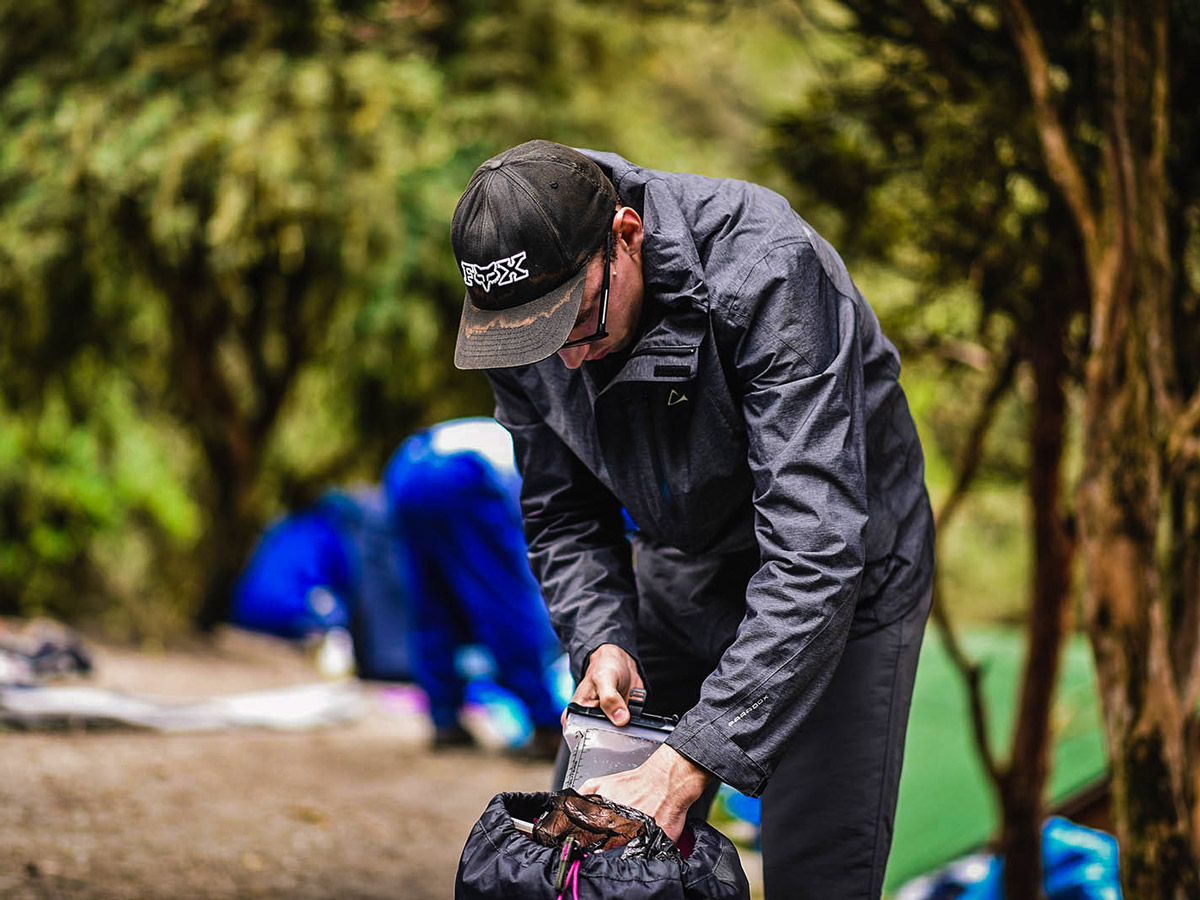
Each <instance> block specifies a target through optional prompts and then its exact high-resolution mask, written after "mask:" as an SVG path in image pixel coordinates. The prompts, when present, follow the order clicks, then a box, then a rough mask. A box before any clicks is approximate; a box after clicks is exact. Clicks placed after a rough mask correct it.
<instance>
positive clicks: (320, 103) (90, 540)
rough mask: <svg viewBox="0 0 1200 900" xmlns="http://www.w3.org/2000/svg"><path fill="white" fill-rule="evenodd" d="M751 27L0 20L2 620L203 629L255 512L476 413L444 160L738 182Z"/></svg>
mask: <svg viewBox="0 0 1200 900" xmlns="http://www.w3.org/2000/svg"><path fill="white" fill-rule="evenodd" d="M781 8H786V5H784V6H781V5H780V4H776V3H765V4H761V5H758V6H756V7H754V8H752V9H750V10H749V11H748V12H746V13H745V15H746V16H747V18H746V19H745V20H744V23H745V25H746V26H747V27H746V28H745V29H744V30H742V31H739V30H738V29H731V28H730V27H729V22H728V21H727V20H726V19H725V18H724V16H725V15H726V13H725V12H724V11H723V8H722V7H721V6H720V5H718V4H711V3H695V4H648V5H645V6H643V7H637V8H634V9H631V10H629V11H622V13H621V14H620V15H617V14H615V13H614V11H613V10H612V9H611V8H608V7H605V6H603V5H600V4H596V3H593V2H584V0H573V2H554V3H550V2H546V0H512V2H508V3H505V4H501V5H499V6H495V5H493V4H483V3H479V2H473V0H453V2H443V3H430V4H399V3H395V2H334V0H306V2H300V3H295V2H286V3H285V2H279V0H174V2H167V3H163V4H157V5H151V6H147V5H143V4H136V3H131V2H128V0H102V2H94V0H93V2H88V0H53V2H52V0H32V2H25V3H12V2H0V35H2V37H0V86H2V87H0V334H3V335H4V338H3V341H0V412H2V418H0V523H3V525H2V526H0V611H6V612H37V611H50V612H54V613H56V614H59V615H64V616H67V617H78V616H99V617H100V618H102V619H103V620H104V621H105V622H107V623H109V624H110V625H112V626H113V627H116V628H118V629H119V630H122V631H131V632H135V633H136V632H141V633H147V632H149V633H155V634H157V633H159V632H161V631H162V630H164V629H168V628H169V627H171V623H172V622H176V621H178V620H179V619H180V618H181V617H182V618H186V617H187V616H189V615H192V614H194V613H196V612H197V610H199V609H200V607H201V604H202V603H207V604H208V612H209V613H210V614H219V605H220V603H221V600H222V598H223V596H224V595H227V592H228V587H229V583H230V579H231V578H232V576H233V574H235V573H236V570H237V569H238V567H239V566H240V564H241V562H242V560H243V558H244V555H245V553H246V552H247V551H248V549H249V546H250V545H251V544H252V542H253V539H254V537H255V535H256V534H257V531H258V529H259V528H260V527H261V525H262V524H263V523H264V522H265V521H266V520H267V519H268V518H270V517H271V516H273V515H276V514H278V513H280V512H282V511H283V510H285V509H287V508H294V507H297V506H299V505H302V504H304V503H306V502H308V501H309V500H311V499H312V498H313V497H314V496H315V495H316V494H317V493H318V492H320V491H321V490H322V489H323V488H324V487H326V486H327V485H328V484H329V483H330V482H333V481H344V480H357V479H364V480H367V479H375V478H377V477H378V473H379V471H380V470H381V468H382V465H383V462H384V461H385V460H386V458H387V455H388V454H389V453H390V451H391V450H392V449H393V448H394V447H395V446H396V444H397V443H398V442H399V441H400V440H401V439H402V438H403V437H404V436H405V435H406V434H407V433H409V432H410V431H411V430H412V428H413V427H415V426H417V425H419V424H423V423H427V422H430V421H434V420H437V419H441V418H445V417H448V416H452V415H459V414H464V413H486V412H488V411H489V410H490V408H491V403H490V394H489V391H488V389H487V386H486V382H485V381H484V379H482V378H481V377H480V376H479V375H478V373H469V374H468V373H459V372H457V371H456V370H454V369H453V368H452V366H451V363H450V360H451V347H452V344H453V338H454V335H455V332H456V329H457V324H458V311H459V305H460V302H461V292H462V288H461V282H460V280H459V278H458V277H457V273H456V270H455V266H454V263H453V259H452V257H451V255H450V252H449V244H448V240H447V238H446V235H447V233H448V226H449V220H450V215H451V212H452V210H453V206H454V203H455V201H456V200H457V197H458V193H459V192H460V191H461V188H462V185H463V184H465V182H466V179H467V177H468V176H469V174H470V172H471V171H472V170H473V169H474V167H475V166H476V165H477V164H478V163H479V162H480V161H481V160H482V159H483V158H485V157H486V156H488V155H490V154H492V153H494V152H496V151H498V150H500V149H502V148H503V147H505V146H509V145H511V144H513V143H516V142H518V141H520V140H524V139H527V138H530V137H534V136H548V137H553V138H555V139H557V140H561V141H564V142H567V143H574V144H582V145H592V146H600V147H607V148H611V149H615V150H617V151H618V152H625V153H627V154H629V155H631V156H639V154H641V156H640V157H639V158H641V159H643V160H644V161H645V162H647V163H648V164H655V165H664V166H668V167H678V168H685V167H687V168H692V167H695V168H711V169H712V170H715V171H721V172H722V174H733V175H751V174H753V168H754V167H755V165H756V164H757V163H758V162H759V161H760V160H761V158H762V157H761V155H760V154H757V153H754V152H747V147H748V146H751V147H752V146H753V144H754V143H755V140H756V135H759V134H760V133H761V129H762V124H763V115H762V110H763V109H764V108H766V106H767V103H768V98H770V97H773V98H774V99H773V100H772V101H771V102H774V103H776V104H778V103H779V102H780V98H781V97H782V96H783V94H784V93H785V88H786V86H787V85H788V84H792V85H794V84H796V83H797V80H798V79H803V78H804V77H805V76H804V71H805V69H804V67H803V66H802V65H799V64H798V63H796V62H795V61H792V62H788V59H789V57H788V47H789V46H790V45H789V44H788V43H787V40H786V37H787V36H786V34H780V33H778V29H776V28H775V27H774V26H773V24H772V21H771V15H772V12H773V11H776V12H777V11H778V10H779V9H781ZM756 37H757V38H759V39H760V40H758V45H760V46H761V45H764V40H762V39H765V46H768V47H770V48H771V56H770V60H773V62H770V60H768V59H760V58H759V55H758V54H757V52H756V50H755V39H756ZM770 72H773V73H774V75H775V78H774V80H773V81H768V80H763V79H764V74H765V73H770ZM651 151H653V153H652V154H651ZM156 609H157V610H159V611H160V612H161V614H160V613H159V612H155V610H156Z"/></svg>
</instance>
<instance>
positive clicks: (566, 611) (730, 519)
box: [488, 151, 933, 795]
mask: <svg viewBox="0 0 1200 900" xmlns="http://www.w3.org/2000/svg"><path fill="white" fill-rule="evenodd" d="M585 152H588V155H589V156H591V157H592V158H593V159H594V160H595V161H596V162H597V163H598V164H599V165H600V166H601V168H602V169H604V170H605V173H606V174H607V175H609V177H610V178H611V179H612V182H613V184H614V185H615V186H616V188H617V191H618V193H619V194H620V196H621V199H622V202H624V203H626V204H627V205H629V206H632V207H633V208H635V209H637V210H638V211H639V212H640V213H641V215H642V218H643V222H644V225H645V240H644V244H643V276H644V279H645V289H646V298H645V307H644V310H643V314H642V322H641V325H640V331H639V335H640V336H639V337H638V339H637V341H636V343H635V344H634V346H633V348H632V350H631V352H630V353H628V355H627V357H626V356H624V355H623V356H622V357H621V360H620V361H623V365H621V367H620V368H619V370H617V371H615V372H613V371H605V370H606V367H605V365H604V364H605V363H607V362H608V360H602V361H599V362H597V363H585V364H584V365H583V366H582V367H581V368H580V369H578V370H575V371H572V370H570V369H568V368H566V367H565V366H564V365H563V364H562V362H561V360H559V359H558V358H557V356H552V357H550V358H549V359H546V360H543V361H542V362H540V363H536V364H533V365H528V366H521V367H517V368H513V369H495V370H491V371H489V372H488V377H489V378H490V379H491V381H492V386H493V389H494V391H495V396H496V417H497V418H498V419H499V420H500V421H501V422H502V423H503V424H504V425H505V426H506V427H507V428H508V429H509V430H510V431H511V432H512V435H513V438H514V442H515V445H516V452H517V460H518V464H519V466H520V469H521V473H522V477H523V489H522V508H523V513H524V519H525V530H526V536H527V538H528V541H529V552H530V561H531V564H532V566H533V570H534V573H535V574H536V575H537V577H538V580H539V581H540V582H541V585H542V591H543V593H544V595H545V598H546V602H547V605H548V607H549V610H550V616H551V619H552V621H553V623H554V626H555V628H556V630H557V631H558V634H559V636H560V637H561V639H562V641H563V645H564V647H566V649H567V652H568V654H569V656H570V659H571V665H572V671H573V673H574V674H575V676H576V677H577V678H578V677H580V676H581V675H582V673H583V671H584V667H585V665H586V661H587V657H588V655H589V654H590V653H591V652H592V651H593V650H594V649H595V648H596V647H598V646H599V645H600V644H603V643H613V644H617V645H618V646H621V647H623V648H624V649H626V650H627V651H628V652H629V653H630V654H631V655H633V656H634V657H635V658H636V657H637V621H638V596H637V589H636V587H635V582H634V577H633V569H632V563H631V558H630V546H629V542H628V541H627V540H626V538H625V536H624V533H623V522H622V515H621V506H622V505H624V506H625V507H626V508H627V509H628V511H629V513H630V515H631V516H632V518H633V519H634V521H635V522H636V523H637V524H638V526H639V528H640V529H641V534H642V535H643V536H644V537H645V538H646V539H647V540H646V543H645V546H646V547H647V548H652V547H653V546H654V545H655V544H658V545H661V546H662V547H663V548H664V550H666V551H669V552H670V553H674V554H675V556H676V558H678V557H679V556H680V554H679V553H678V551H682V552H683V554H686V555H688V556H689V557H691V558H696V557H699V558H702V559H709V560H711V559H718V560H719V559H721V558H722V555H723V554H733V553H735V552H736V551H739V550H740V551H742V555H743V558H744V556H745V551H746V550H747V549H749V548H753V547H754V546H755V545H757V547H758V554H759V562H760V568H759V569H758V571H757V573H756V574H754V576H753V577H752V578H751V579H750V582H749V585H748V586H747V588H746V593H745V606H744V608H742V609H738V610H737V613H738V615H737V616H736V617H734V621H733V623H732V624H731V625H730V627H729V628H728V632H729V633H728V635H727V636H726V637H724V638H723V639H722V640H721V642H720V646H719V648H718V650H717V654H718V655H719V663H717V666H716V669H715V671H714V672H713V673H712V675H710V676H709V677H708V679H707V680H706V681H705V682H704V685H703V688H702V691H701V697H700V702H699V703H698V704H697V705H696V706H695V707H694V708H693V709H691V710H690V711H688V712H687V713H686V714H685V715H684V716H683V717H682V719H681V720H680V722H679V726H678V727H677V728H676V730H675V732H674V733H673V734H672V736H671V737H670V738H669V739H668V743H669V744H670V745H671V746H673V747H674V748H675V749H676V750H678V751H679V752H680V753H682V754H683V755H684V756H686V757H688V758H689V759H691V760H693V761H694V762H696V763H699V764H700V765H702V766H703V767H704V768H706V769H708V770H709V771H711V772H713V773H715V774H716V775H717V776H718V777H720V778H721V780H723V781H725V782H726V783H728V784H730V785H732V786H733V787H735V788H737V789H738V790H741V791H743V792H745V793H748V794H751V795H757V794H759V793H760V792H761V791H762V789H763V787H764V786H765V783H766V780H767V778H768V777H769V775H770V773H771V771H772V769H773V767H774V764H775V762H776V760H777V758H778V756H779V754H780V753H781V752H782V750H783V748H784V746H785V745H786V743H787V741H788V739H789V738H790V736H791V735H792V734H793V733H794V732H795V730H796V729H797V727H798V726H799V724H800V722H801V721H802V720H803V719H804V717H805V715H806V714H807V713H808V711H809V710H811V709H812V707H813V706H814V704H815V703H816V701H817V699H818V698H819V697H820V695H821V692H822V691H823V690H824V689H825V686H826V685H827V684H828V682H829V679H830V678H831V677H832V675H833V671H834V669H835V668H836V666H837V662H838V660H839V658H840V656H841V652H842V648H843V647H844V645H845V642H846V640H847V638H848V636H849V635H850V634H851V633H852V630H869V629H870V628H873V627H878V626H880V625H883V624H886V623H888V622H891V621H894V620H895V619H898V618H899V617H900V616H901V615H903V614H904V613H905V612H907V611H909V610H910V609H911V608H912V607H913V606H915V605H916V603H918V602H919V601H920V600H921V599H922V597H923V596H924V594H925V592H926V591H928V589H929V586H930V582H931V578H932V569H933V550H932V516H931V514H930V509H929V502H928V499H927V496H926V492H925V487H924V463H923V460H922V456H921V449H920V445H919V443H918V439H917V433H916V430H915V428H914V426H913V422H912V419H911V417H910V415H909V411H908V405H907V402H906V400H905V398H904V394H903V392H902V391H901V389H900V386H899V384H898V383H897V377H898V375H899V372H900V362H899V357H898V355H897V353H896V350H895V348H894V347H893V346H892V345H891V343H889V342H888V340H887V339H886V338H885V337H884V336H883V334H882V332H881V331H880V328H879V322H878V320H877V319H876V317H875V314H874V312H873V311H872V310H871V308H870V307H869V306H868V304H867V302H866V301H865V300H864V299H863V298H862V295H861V294H859V292H858V290H857V288H855V286H854V284H853V283H852V282H851V280H850V277H849V275H848V274H847V273H846V269H845V267H844V265H843V263H842V261H841V259H840V258H839V257H838V255H837V254H836V252H835V251H834V250H833V248H832V247H831V246H830V245H829V244H828V243H826V242H825V241H824V240H823V239H822V238H821V237H820V236H819V235H817V234H816V233H815V232H814V231H813V229H812V228H811V227H810V226H809V225H808V224H807V223H806V222H804V221H803V220H802V219H801V218H800V217H799V216H798V215H797V214H796V213H795V212H794V211H792V209H791V208H790V207H789V206H788V204H787V201H785V200H784V199H783V198H782V197H781V196H779V195H778V194H776V193H774V192H772V191H769V190H767V189H765V188H762V187H759V186H757V185H753V184H749V183H745V182H740V181H731V180H714V179H709V178H704V177H701V176H695V175H682V174H673V173H667V172H657V171H652V170H649V169H642V168H639V167H637V166H634V165H632V164H630V163H629V162H627V161H626V160H624V159H622V158H620V157H619V156H616V155H613V154H606V153H592V152H590V151H585ZM611 368H612V366H608V367H607V369H609V370H611ZM602 373H603V374H602ZM639 567H640V564H639ZM660 568H661V566H660ZM698 593H702V592H698ZM677 596H678V599H677V600H675V601H672V600H670V599H668V600H667V603H668V604H670V603H672V602H675V603H678V605H679V610H678V611H679V614H680V615H681V616H686V615H689V614H691V615H692V616H695V614H696V612H697V610H695V609H687V608H685V607H686V606H687V605H688V604H690V603H692V602H694V597H693V596H692V592H689V591H688V590H687V589H686V586H684V589H680V590H678V592H677ZM699 612H700V613H701V615H700V616H699V617H698V618H696V619H695V621H697V622H703V621H704V617H703V610H700V611H699ZM713 612H714V614H713V618H712V620H711V621H712V625H713V627H714V628H715V627H718V625H719V622H718V616H717V612H718V611H717V610H715V609H714V611H713ZM735 627H736V633H735V631H734V628H735ZM696 637H697V643H698V646H700V645H703V644H704V643H705V641H706V640H707V636H706V635H702V634H697V635H696ZM697 655H701V654H697ZM714 661H715V660H714ZM650 689H651V691H653V685H650Z"/></svg>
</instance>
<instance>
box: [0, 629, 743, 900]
mask: <svg viewBox="0 0 1200 900" xmlns="http://www.w3.org/2000/svg"><path fill="white" fill-rule="evenodd" d="M91 647H92V649H93V651H94V654H95V658H96V671H95V673H94V675H93V676H92V677H91V678H90V679H88V682H87V683H88V684H91V685H94V686H97V687H106V688H114V689H117V690H122V691H131V692H138V693H153V694H158V695H170V696H174V697H202V696H212V695H219V694H230V693H237V692H241V691H250V690H258V689H263V688H270V687H281V686H285V685H291V684H306V683H311V682H313V681H315V680H317V678H318V676H317V674H316V672H315V670H314V668H313V666H312V664H311V662H310V660H309V659H308V658H306V657H305V656H304V655H303V654H302V653H299V652H297V651H295V650H293V649H292V648H290V647H288V646H286V645H283V644H282V643H277V642H274V641H271V640H268V639H261V638H257V637H254V636H251V635H247V634H244V633H240V632H236V631H227V632H222V633H220V634H219V635H218V637H217V640H216V642H215V643H214V644H213V645H212V646H211V647H204V648H196V649H194V650H190V651H182V652H181V651H173V652H170V653H160V654H145V653H137V652H132V651H129V650H122V649H116V648H105V647H101V646H97V645H95V644H92V645H91ZM428 727H429V726H428V724H427V722H426V720H425V719H424V718H423V717H422V716H421V715H420V714H419V712H417V711H415V710H410V711H408V712H403V711H401V712H392V713H386V714H384V713H380V712H379V711H377V710H376V711H375V712H372V713H370V714H368V715H366V716H364V717H362V718H360V719H358V720H356V721H353V722H350V723H343V724H339V725H334V726H328V727H324V728H320V729H315V730H308V731H298V732H272V731H266V730H263V729H239V730H227V731H218V732H212V733H202V734H186V733H185V734H161V733H152V732H132V731H117V730H105V731H67V732H55V733H47V732H40V733H33V732H30V733H26V732H2V731H0V897H3V898H6V900H193V898H195V900H200V898H204V900H249V898H270V900H327V898H328V900H334V898H337V900H385V898H387V900H426V898H428V900H444V898H449V897H451V896H452V894H453V884H454V874H455V871H456V868H457V865H458V857H459V854H460V852H461V850H462V845H463V842H464V841H465V840H466V836H467V834H468V832H469V831H470V828H471V825H472V824H473V823H474V822H475V820H476V819H477V818H478V816H479V814H480V812H481V811H482V810H483V807H484V806H485V804H486V803H487V801H488V800H489V799H490V798H491V797H492V795H493V794H495V793H497V792H498V791H501V790H530V791H532V790H545V789H546V786H547V785H548V783H549V778H550V765H549V764H544V763H527V762H519V761H514V760H511V759H508V758H506V757H504V756H503V755H501V754H499V753H498V752H492V751H479V750H476V751H461V750H455V751H448V752H447V751H443V752H439V753H436V754H435V753H432V752H431V751H430V750H429V749H428V748H427V742H428ZM748 863H749V866H750V867H753V863H754V861H753V859H748ZM752 879H753V875H752Z"/></svg>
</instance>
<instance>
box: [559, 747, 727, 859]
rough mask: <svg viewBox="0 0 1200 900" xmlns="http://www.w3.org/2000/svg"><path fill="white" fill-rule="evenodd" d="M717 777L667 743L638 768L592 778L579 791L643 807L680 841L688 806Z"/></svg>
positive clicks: (661, 826) (669, 833) (697, 798)
mask: <svg viewBox="0 0 1200 900" xmlns="http://www.w3.org/2000/svg"><path fill="white" fill-rule="evenodd" d="M715 777H716V776H714V775H713V774H712V773H711V772H709V771H707V770H706V769H702V768H701V767H700V766H698V765H696V764H695V763H694V762H692V761H691V760H690V759H688V758H687V757H686V756H681V755H680V754H679V753H677V752H675V750H673V749H672V748H671V747H668V746H667V745H666V744H663V745H661V746H660V747H659V748H658V749H657V750H655V751H654V752H653V753H652V754H650V758H649V759H647V760H646V761H645V762H644V763H642V764H641V765H640V766H638V767H637V768H636V769H630V770H629V771H628V772H618V773H617V774H615V775H606V776H604V777H603V778H591V779H588V780H587V781H586V782H584V783H583V785H582V786H581V787H580V789H579V793H581V794H600V795H601V796H603V797H604V798H605V799H607V800H611V801H612V802H613V803H620V804H621V805H622V806H632V807H633V808H634V809H640V810H641V811H642V812H644V813H646V814H647V815H651V816H653V817H654V820H655V821H656V822H658V824H659V827H660V828H662V830H663V831H665V832H666V833H667V837H669V838H670V839H671V840H673V841H678V840H679V835H680V834H682V833H683V826H684V823H685V822H686V820H687V811H688V808H689V807H691V805H692V804H693V803H695V802H696V801H697V800H699V799H700V795H701V794H703V793H704V789H705V788H706V787H708V785H709V784H710V783H711V782H712V780H713V779H714V778H715Z"/></svg>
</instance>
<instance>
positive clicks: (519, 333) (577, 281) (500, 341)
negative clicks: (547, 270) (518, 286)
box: [454, 266, 587, 369]
mask: <svg viewBox="0 0 1200 900" xmlns="http://www.w3.org/2000/svg"><path fill="white" fill-rule="evenodd" d="M586 279H587V266H584V267H583V268H582V269H580V271H579V272H578V274H576V275H574V276H573V277H571V278H570V279H569V280H567V281H566V282H564V283H563V284H561V285H559V286H558V287H556V288H555V289H554V290H552V291H549V292H548V293H545V294H543V295H542V296H541V297H538V298H537V299H536V300H530V301H529V302H528V303H522V304H521V305H520V306H514V307H513V308H512V309H498V310H489V309H480V308H479V307H478V306H476V305H475V304H474V303H472V302H471V294H470V292H468V293H467V295H466V298H465V299H464V300H463V311H462V319H461V320H460V321H459V325H458V343H457V344H456V345H455V348H454V365H456V366H457V367H458V368H460V369H504V368H508V367H510V366H525V365H529V364H530V363H535V362H541V361H542V360H543V359H546V358H547V357H548V356H550V355H552V354H554V353H555V352H557V351H558V349H559V348H560V347H562V345H563V344H564V343H566V340H567V335H569V334H570V333H571V329H572V328H574V327H575V318H576V316H578V315H579V306H580V304H581V303H583V284H584V281H585V280H586Z"/></svg>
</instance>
